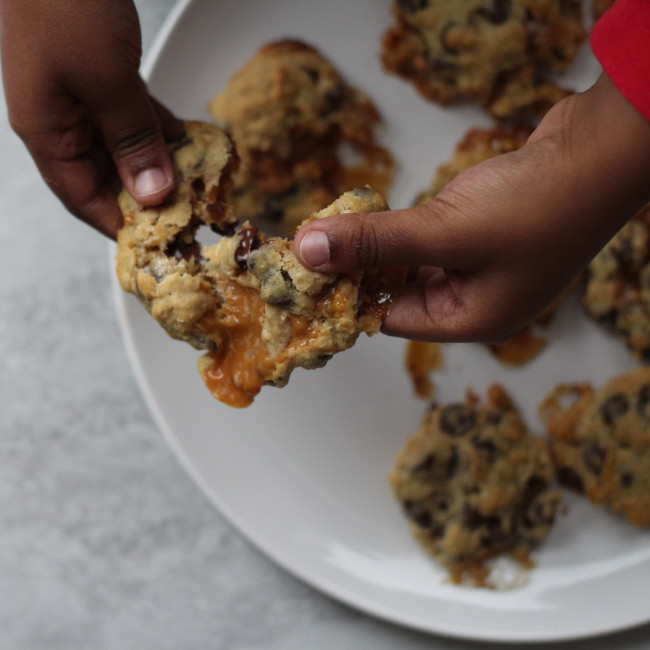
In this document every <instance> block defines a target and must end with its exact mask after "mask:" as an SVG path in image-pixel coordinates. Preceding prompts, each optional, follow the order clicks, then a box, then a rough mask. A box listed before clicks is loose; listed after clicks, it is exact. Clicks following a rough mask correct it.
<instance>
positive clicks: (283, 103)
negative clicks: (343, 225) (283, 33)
mask: <svg viewBox="0 0 650 650" xmlns="http://www.w3.org/2000/svg"><path fill="white" fill-rule="evenodd" d="M210 110H211V113H212V116H213V118H214V120H215V122H216V124H218V125H219V126H221V127H222V128H224V129H225V130H227V131H228V132H230V133H231V134H232V137H233V139H234V141H235V145H236V147H237V151H238V153H239V155H240V156H241V159H242V166H241V168H240V171H239V172H238V174H237V175H236V176H235V188H234V192H233V196H232V203H233V206H234V208H235V211H236V213H237V214H238V215H239V216H240V217H241V218H244V219H249V220H251V221H252V222H253V223H255V224H256V225H259V224H262V225H264V227H270V228H271V229H275V230H277V231H279V232H282V234H285V235H289V234H293V231H294V230H295V227H296V225H297V224H298V223H300V222H301V221H302V220H303V219H304V217H305V215H306V214H311V213H312V212H314V211H316V210H320V209H322V208H323V207H325V206H326V205H328V204H329V203H331V202H332V201H333V200H334V199H335V198H336V197H337V196H339V195H340V194H341V193H342V192H344V191H346V190H349V189H352V188H354V187H357V186H363V185H371V186H372V187H374V188H376V189H377V190H378V191H379V192H380V193H382V194H386V193H387V191H388V189H389V187H390V183H391V180H392V175H393V171H394V161H393V158H392V156H391V154H390V153H389V151H388V150H387V149H386V148H384V147H382V146H380V145H379V144H377V142H376V138H375V130H376V127H377V126H378V125H379V124H380V122H381V118H380V115H379V113H378V111H377V109H376V107H375V105H374V104H373V102H372V101H371V100H370V98H369V97H368V96H367V95H366V94H365V93H363V92H362V91H361V90H359V89H358V88H355V87H353V86H351V85H350V84H349V83H347V82H346V80H345V79H344V78H343V76H342V75H341V73H340V72H339V71H338V70H337V69H336V68H335V67H334V66H333V65H332V64H331V63H330V62H329V61H328V60H327V59H326V58H325V57H324V56H323V55H322V54H321V53H320V52H319V51H317V50H316V49H315V48H313V47H311V46H310V45H308V44H306V43H303V42H301V41H297V40H289V39H287V40H282V41H276V42H273V43H269V44H268V45H266V46H264V47H262V48H261V49H260V51H259V52H258V53H257V54H256V55H255V56H253V57H252V59H250V60H249V61H248V62H247V63H246V64H245V65H244V66H243V67H242V68H241V69H240V70H239V71H238V72H237V73H236V74H235V75H234V76H233V77H232V79H231V80H230V82H229V84H228V85H227V87H226V88H224V89H223V91H222V92H220V93H219V94H218V95H217V96H216V97H214V99H213V100H212V101H211V103H210ZM346 148H347V150H348V151H347V154H351V155H346V153H345V152H344V149H346Z"/></svg>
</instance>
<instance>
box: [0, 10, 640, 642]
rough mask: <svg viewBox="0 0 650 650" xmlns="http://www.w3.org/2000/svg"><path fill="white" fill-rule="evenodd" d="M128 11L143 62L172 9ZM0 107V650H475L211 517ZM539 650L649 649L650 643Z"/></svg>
mask: <svg viewBox="0 0 650 650" xmlns="http://www.w3.org/2000/svg"><path fill="white" fill-rule="evenodd" d="M136 4H137V5H138V8H139V10H140V16H141V20H142V27H143V34H144V42H145V48H146V47H147V46H148V45H149V44H150V43H151V41H152V39H153V37H154V35H155V33H156V31H157V29H158V28H159V27H160V25H161V23H162V21H163V20H164V18H165V16H166V14H167V12H168V11H169V9H170V7H171V5H172V2H171V0H140V1H139V2H136ZM1 110H2V113H1V114H0V151H1V152H2V154H1V156H0V215H1V219H2V227H1V228H0V241H1V246H0V251H1V254H0V315H1V317H0V359H1V360H2V361H1V366H0V367H1V368H2V371H1V374H0V422H1V426H0V430H1V435H0V649H2V650H5V649H11V650H18V649H19V650H23V649H25V650H32V649H39V650H40V649H48V650H49V649H51V650H55V649H56V650H72V649H77V648H84V649H86V648H88V649H92V650H108V649H111V650H113V649H114V650H118V649H119V650H124V649H129V648H138V649H139V650H148V649H149V648H151V649H156V650H167V649H169V650H192V649H208V648H214V649H228V650H252V649H257V648H259V649H262V648H263V649H265V650H303V649H305V648H310V649H316V650H318V649H325V648H327V649H329V648H341V649H345V648H350V649H352V648H354V649H355V650H357V649H360V648H373V649H375V650H389V649H390V650H392V649H394V648H403V649H405V650H420V649H424V648H427V649H428V650H431V649H436V648H451V649H452V650H453V649H461V648H471V649H472V650H476V649H477V648H478V647H479V646H478V645H474V644H467V643H461V642H456V641H450V640H446V639H441V638H436V637H432V636H427V635H422V634H418V633H414V632H411V631H408V630H403V629H400V628H397V627H393V626H391V625H388V624H385V623H383V622H381V621H377V620H374V619H372V618H369V617H367V616H364V615H362V614H360V613H358V612H356V611H354V610H352V609H349V608H347V607H345V606H342V605H339V604H338V603H336V602H334V601H332V600H330V599H329V598H327V597H324V596H322V595H320V594H319V593H317V592H315V591H313V590H312V589H310V588H309V587H306V586H304V585H303V584H301V583H300V582H298V581H297V580H295V579H294V578H292V577H291V576H289V575H288V574H286V573H285V572H284V571H282V570H281V569H279V568H277V567H276V566H275V565H273V564H272V563H271V562H270V561H268V560H267V559H266V558H265V557H263V556H261V555H260V554H259V553H258V552H257V551H256V550H254V549H253V548H252V547H251V546H250V545H249V544H248V543H247V542H246V541H245V540H244V539H243V538H242V537H241V536H240V535H239V534H238V533H237V532H235V531H234V530H233V529H232V528H231V526H230V525H229V524H228V523H227V522H226V521H225V520H224V519H223V518H222V517H221V515H220V514H219V513H218V512H216V511H215V510H214V509H213V508H212V506H211V505H210V504H209V503H208V502H207V500H206V499H205V498H204V497H203V496H202V494H200V493H199V491H198V490H197V489H196V487H195V486H194V484H193V483H191V482H190V480H189V479H188V478H187V477H186V475H185V474H184V473H183V471H182V470H181V468H180V466H179V465H178V464H177V462H176V460H175V458H174V457H173V456H172V454H171V452H170V451H169V450H168V448H167V447H166V445H165V443H164V441H163V439H162V437H161V436H160V435H159V433H158V431H157V429H156V427H155V425H154V423H153V421H152V419H151V417H150V415H149V413H148V412H147V409H146V408H145V405H144V403H143V400H142V399H141V397H140V395H139V393H138V388H137V386H136V383H135V380H134V377H133V375H132V373H131V370H130V367H129V363H128V361H127V358H126V354H125V352H124V350H123V347H122V342H121V340H120V334H119V331H118V327H117V322H116V318H115V315H114V309H113V304H112V300H111V295H110V284H109V277H110V269H109V265H108V257H107V245H106V241H105V240H104V239H103V238H102V237H101V236H100V235H98V234H96V233H95V232H94V231H92V230H91V229H90V228H88V227H87V226H85V225H83V224H81V223H79V222H77V221H76V220H74V219H73V218H72V217H70V216H69V215H67V214H66V212H65V210H64V209H63V208H62V207H61V206H60V205H59V203H58V202H57V200H56V199H55V198H54V197H53V196H52V195H51V194H50V193H49V192H48V190H47V189H46V187H45V185H44V183H43V182H42V181H41V179H40V177H39V176H38V174H37V172H36V170H35V167H34V165H33V163H32V161H31V159H30V158H29V156H28V155H27V153H26V151H25V150H24V149H23V147H22V144H21V143H20V142H19V140H18V138H17V137H16V136H15V135H14V134H13V133H12V132H11V131H10V129H9V126H8V124H7V116H6V110H5V108H4V98H3V102H2V109H1ZM649 607H650V605H649ZM539 647H542V646H539ZM543 647H544V648H545V647H547V646H543ZM549 647H550V646H549ZM553 647H554V648H560V647H565V648H574V649H576V650H577V649H578V648H596V649H598V650H605V649H608V650H609V649H610V648H648V647H650V628H647V627H646V628H641V629H637V630H634V631H632V632H630V633H627V634H621V635H615V636H613V637H609V638H606V639H600V640H596V641H589V642H582V643H573V644H563V645H556V646H553Z"/></svg>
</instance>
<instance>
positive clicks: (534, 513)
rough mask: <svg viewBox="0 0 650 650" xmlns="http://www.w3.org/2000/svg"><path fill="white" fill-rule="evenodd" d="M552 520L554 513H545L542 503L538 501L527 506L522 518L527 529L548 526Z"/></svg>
mask: <svg viewBox="0 0 650 650" xmlns="http://www.w3.org/2000/svg"><path fill="white" fill-rule="evenodd" d="M553 521H555V514H554V513H553V512H551V513H547V512H546V510H545V509H544V504H543V503H542V502H540V501H537V502H536V503H534V504H533V505H532V506H531V507H530V508H528V510H527V511H526V513H525V514H524V517H523V519H522V523H523V525H524V527H525V528H529V529H530V528H536V527H537V526H550V525H551V524H552V523H553Z"/></svg>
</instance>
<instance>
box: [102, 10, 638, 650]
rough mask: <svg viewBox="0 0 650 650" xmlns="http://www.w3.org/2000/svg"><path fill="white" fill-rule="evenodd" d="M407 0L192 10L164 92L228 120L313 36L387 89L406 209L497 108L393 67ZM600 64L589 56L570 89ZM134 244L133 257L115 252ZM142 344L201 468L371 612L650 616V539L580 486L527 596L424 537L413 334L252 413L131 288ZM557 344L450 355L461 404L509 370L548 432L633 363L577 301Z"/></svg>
mask: <svg viewBox="0 0 650 650" xmlns="http://www.w3.org/2000/svg"><path fill="white" fill-rule="evenodd" d="M389 4H390V3H389V0H383V2H377V0H355V2H350V1H349V0H329V1H328V2H322V1H319V0H309V1H306V0H276V1H275V2H268V0H247V1H244V0H221V1H220V2H213V1H212V0H203V1H199V0H197V1H195V2H181V3H180V5H178V6H177V7H176V8H175V10H174V11H173V12H172V14H171V15H170V17H169V19H168V21H167V23H166V25H165V27H164V29H163V30H162V32H161V34H160V36H159V38H158V40H157V41H156V44H155V46H154V47H153V50H152V52H151V55H150V57H149V61H148V64H147V66H146V69H145V75H146V76H147V78H148V79H149V81H150V87H151V91H152V93H153V94H154V95H156V96H157V97H159V98H160V99H161V100H162V101H163V102H165V103H166V104H167V105H169V106H170V107H171V108H172V109H173V110H174V111H175V112H176V113H177V114H178V115H180V116H183V117H188V118H198V119H209V115H208V113H207V111H206V103H207V101H208V100H209V99H210V98H211V97H212V95H213V94H214V93H215V92H217V91H218V90H220V89H221V88H223V86H224V85H225V84H226V82H227V80H228V79H229V77H230V75H231V74H232V73H233V72H234V71H235V70H236V69H237V68H238V67H239V66H240V65H241V64H242V63H243V62H244V61H245V60H246V59H247V58H248V57H250V56H251V55H252V54H253V52H255V51H256V50H257V48H258V47H259V46H261V45H262V44H263V43H265V42H267V41H270V40H272V39H276V38H281V37H286V36H293V37H300V38H302V39H304V40H306V41H308V42H311V43H313V44H314V45H316V46H317V47H319V48H320V49H321V50H322V52H323V53H324V54H326V55H327V56H328V57H330V58H331V59H332V60H333V61H334V63H335V64H336V65H338V66H339V67H340V68H341V69H342V70H345V72H346V75H347V77H348V78H349V80H350V81H351V82H353V83H354V84H356V85H358V86H360V87H362V88H364V89H365V90H367V91H368V92H369V93H370V94H371V95H372V97H373V98H374V99H375V101H376V103H377V105H378V107H379V108H380V110H381V112H382V113H383V115H384V117H385V122H386V128H385V133H384V134H383V141H384V142H385V143H386V144H387V145H388V146H390V148H391V149H392V150H393V151H394V153H395V155H396V157H397V158H398V159H399V163H400V173H399V174H398V176H397V178H396V183H395V190H394V193H393V194H392V196H391V197H390V199H391V204H392V205H393V207H406V206H407V205H408V204H409V203H410V202H411V199H412V197H413V196H414V195H415V193H416V192H417V191H418V190H420V189H421V188H422V187H424V186H425V185H426V184H427V183H428V181H429V180H430V178H431V176H432V174H433V172H434V169H435V167H436V166H437V165H438V164H439V163H441V162H443V161H444V160H445V159H447V158H448V157H449V156H450V154H451V152H452V150H453V147H454V145H455V143H456V142H457V140H458V139H459V138H460V136H461V135H462V134H463V133H464V131H465V130H466V129H467V128H469V127H471V126H481V125H488V124H489V120H488V119H487V118H486V116H485V115H484V114H483V113H482V112H481V111H479V110H475V109H471V108H463V109H453V110H442V109H439V108H437V107H436V106H434V105H433V104H430V103H428V102H425V101H424V100H422V99H420V98H419V97H418V96H417V94H416V93H415V92H414V90H413V89H412V88H411V86H410V85H409V84H407V83H405V82H402V81H400V80H399V79H397V78H395V77H394V76H389V75H386V74H384V73H383V72H382V71H381V68H380V64H379V61H378V50H379V39H380V35H381V34H382V33H383V31H384V30H385V28H386V27H387V26H388V25H389V23H390V22H391V18H390V14H389V10H388V7H389ZM597 74H598V66H597V64H596V62H595V61H594V60H593V58H592V57H591V55H590V53H589V52H588V50H587V48H585V50H584V51H583V53H582V55H581V56H580V58H579V61H578V63H577V64H576V66H575V67H574V68H573V70H572V72H571V73H570V74H568V75H567V77H566V82H567V83H571V84H573V86H574V87H576V88H578V89H580V88H584V87H586V86H588V85H589V84H590V83H591V81H593V80H594V79H595V77H596V75H597ZM112 252H113V253H114V251H112ZM115 296H116V301H117V309H118V314H119V318H120V322H121V326H122V329H123V332H124V337H125V340H126V345H127V348H128V351H129V354H130V357H131V359H132V361H133V365H134V368H135V372H136V374H137V377H138V380H139V383H140V385H141V387H142V391H143V392H144V394H145V396H146V399H147V401H148V404H149V406H150V408H151V411H152V413H153V414H154V416H155V418H156V420H157V422H158V424H159V425H160V428H161V429H162V431H163V432H164V434H165V436H166V438H167V440H168V441H169V443H170V445H171V446H172V447H173V449H174V450H175V451H176V453H177V454H178V456H179V457H180V459H181V461H182V462H183V464H184V465H185V467H186V468H187V470H188V472H189V473H190V474H191V475H192V476H193V477H194V478H195V479H196V481H197V483H198V484H199V485H200V486H201V488H202V489H203V490H204V491H205V493H206V494H207V495H208V496H209V497H210V498H211V499H212V501H213V502H214V503H215V505H216V506H217V507H218V508H219V510H221V511H222V512H223V513H224V514H225V515H226V516H227V517H228V518H229V519H230V520H231V521H232V522H233V523H234V524H235V525H236V526H237V527H238V528H239V530H241V532H242V533H243V534H244V535H245V536H246V537H248V538H249V539H250V540H251V541H252V542H254V543H255V544H256V545H257V546H258V547H259V548H260V549H262V550H263V551H264V552H265V553H266V554H268V555H269V556H270V557H271V558H273V559H274V560H275V561H276V562H278V563H279V564H280V565H282V566H284V567H285V568H286V569H287V570H289V571H291V572H292V573H294V574H295V575H297V576H299V577H300V578H302V579H303V580H305V581H306V582H308V583H309V584H311V585H313V586H315V587H317V588H318V589H321V590H322V591H324V592H326V593H328V594H329V595H331V596H333V597H335V598H338V599H339V600H341V601H343V602H346V603H348V604H350V605H352V606H355V607H357V608H359V609H361V610H363V611H366V612H369V613H372V614H374V615H377V616H379V617H383V618H385V619H387V620H390V621H393V622H396V623H400V624H404V625H407V626H410V627H413V628H417V629H420V630H426V631H431V632H437V633H444V634H447V635H452V636H457V637H464V638H471V639H484V640H503V641H506V640H507V641H516V640H519V641H526V640H536V641H540V640H557V639H569V638H575V637H580V636H589V635H595V634H599V633H603V632H607V631H613V630H617V629H622V628H625V627H628V626H632V625H635V624H639V623H641V622H644V621H647V620H648V619H649V618H650V616H649V614H650V608H649V607H648V605H647V602H648V598H649V597H650V543H649V540H648V536H647V534H646V533H643V532H639V531H636V530H633V529H632V528H631V527H629V526H626V525H625V524H623V523H622V522H621V521H620V520H618V519H616V518H615V517H613V516H610V515H608V514H607V513H605V512H601V511H599V510H597V509H595V508H593V507H591V506H590V505H589V504H587V503H585V502H584V501H583V500H581V499H579V498H572V497H570V496H568V497H567V503H568V504H569V508H568V513H566V514H564V515H561V516H560V517H559V520H558V522H557V524H556V526H555V528H554V530H553V532H552V534H551V536H550V538H549V539H548V540H547V542H546V543H545V544H544V546H543V548H542V549H540V550H539V552H538V554H537V559H538V567H537V568H536V569H535V570H534V571H532V572H531V574H530V579H529V581H528V583H527V584H526V585H525V586H523V587H520V588H518V589H513V590H510V591H499V592H493V591H487V590H480V589H470V588H464V587H458V586H453V585H450V584H447V583H445V582H444V573H443V572H442V571H441V569H440V568H439V567H438V566H437V565H436V563H435V562H433V561H432V560H430V559H429V558H427V557H425V555H424V554H423V553H422V552H421V551H420V549H419V547H417V546H416V544H415V542H414V541H413V540H412V539H411V537H410V534H409V531H408V529H407V525H406V522H405V520H404V519H403V517H402V515H401V513H400V509H399V507H398V506H397V504H396V503H395V501H394V500H393V497H392V495H391V493H390V491H389V488H388V485H387V481H386V475H387V473H388V470H389V469H390V467H391V465H392V462H393V459H394V457H395V455H396V453H397V451H398V450H399V449H400V448H401V446H402V444H403V441H404V439H405V438H406V437H407V436H408V435H410V434H411V433H413V432H414V430H415V429H416V428H417V425H418V421H419V418H420V414H421V412H422V410H423V408H424V405H423V404H422V402H420V401H418V400H416V399H415V398H414V397H412V396H411V388H410V385H409V381H408V379H407V376H406V373H405V371H404V367H403V353H404V349H405V343H404V341H401V340H397V339H390V338H388V337H384V336H377V337H374V338H372V339H368V338H366V337H363V339H362V340H360V342H359V343H358V345H357V346H356V347H355V348H353V349H352V350H350V351H348V352H345V353H344V354H340V355H338V356H337V357H335V358H334V359H333V360H332V361H331V362H330V363H329V365H328V366H327V367H326V368H324V369H322V370H318V371H315V372H314V371H304V370H299V371H297V372H295V373H294V375H293V377H292V379H291V381H290V383H289V386H288V387H286V388H284V389H282V390H278V389H275V388H264V389H263V390H262V393H261V394H260V395H259V396H258V398H257V399H256V401H255V403H254V404H253V405H252V406H251V407H250V408H248V409H244V410H235V409H231V408H229V407H227V406H224V405H223V404H220V403H218V402H217V401H215V400H214V399H213V398H212V397H211V396H210V394H209V393H208V391H207V390H206V388H205V387H204V385H203V382H202V380H201V379H200V377H199V374H198V372H197V370H196V359H197V353H196V352H195V351H194V350H192V349H191V348H190V347H189V346H186V345H185V344H181V343H178V342H174V341H172V340H171V339H169V338H168V337H167V336H166V334H164V333H163V331H162V330H161V329H160V328H159V327H158V325H157V324H156V323H155V322H154V321H153V320H152V319H151V318H150V317H149V316H148V315H147V314H146V313H145V311H144V310H143V309H142V308H141V307H140V305H139V304H138V303H137V302H136V300H135V299H133V298H132V296H127V295H125V294H123V293H122V292H121V291H120V290H119V288H118V287H117V284H115ZM551 332H552V336H553V342H552V345H550V346H549V347H548V348H547V350H546V351H545V352H544V353H543V354H542V355H541V356H540V357H539V358H538V359H536V360H535V361H534V362H533V363H531V364H529V365H528V366H527V367H525V368H524V369H522V370H507V369H505V368H503V367H501V366H500V365H499V364H497V363H496V362H495V361H494V360H493V359H492V358H491V357H490V355H489V354H488V353H487V352H486V350H485V349H484V348H483V347H481V346H479V345H457V346H448V347H447V348H445V367H444V369H443V371H442V372H441V373H440V374H439V375H438V376H437V384H438V387H439V396H440V398H441V399H442V400H447V399H456V398H459V397H462V396H463V394H464V392H465V389H466V388H467V386H470V385H471V386H473V387H474V388H475V389H476V390H477V391H479V392H482V391H484V389H485V387H486V386H487V385H488V384H489V383H491V382H493V381H500V382H502V383H503V384H504V385H505V387H506V388H507V389H508V390H509V391H510V392H511V393H512V395H513V396H514V398H515V399H516V400H517V402H518V403H519V404H520V406H521V407H522V410H523V412H524V414H525V416H526V418H527V420H528V423H529V425H530V426H531V427H532V428H533V429H536V430H539V428H540V427H539V422H538V420H537V416H536V406H537V403H538V401H539V399H540V397H541V396H543V395H545V394H546V392H547V391H548V390H549V389H550V388H551V387H552V386H553V385H554V384H555V383H556V382H558V381H584V380H591V381H593V382H595V383H597V384H599V383H601V382H602V381H604V380H605V379H606V378H608V377H609V376H610V375H612V374H613V373H614V372H617V371H619V370H621V371H622V370H623V369H625V368H628V367H631V366H632V365H633V363H632V361H631V359H630V357H629V355H628V354H627V352H626V351H625V350H624V349H623V347H622V345H621V344H620V343H619V342H618V341H616V340H614V339H611V338H609V337H608V336H607V335H605V334H604V333H603V332H602V331H601V330H600V329H599V328H598V327H597V326H595V325H593V324H592V323H589V322H587V321H586V319H585V318H584V317H583V316H582V315H581V313H580V309H579V305H578V303H577V300H576V299H574V300H573V301H569V302H568V303H566V304H565V305H564V306H563V308H562V310H561V312H560V314H559V316H558V318H557V319H556V321H555V323H554V325H553V327H552V330H551Z"/></svg>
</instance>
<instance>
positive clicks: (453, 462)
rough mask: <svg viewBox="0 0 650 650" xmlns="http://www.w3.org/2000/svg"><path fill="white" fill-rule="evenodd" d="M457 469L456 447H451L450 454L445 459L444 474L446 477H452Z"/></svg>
mask: <svg viewBox="0 0 650 650" xmlns="http://www.w3.org/2000/svg"><path fill="white" fill-rule="evenodd" d="M457 470H458V450H457V449H456V447H452V448H451V456H450V457H449V460H448V461H447V467H446V471H445V475H446V477H447V479H450V478H453V476H454V474H456V471H457Z"/></svg>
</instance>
